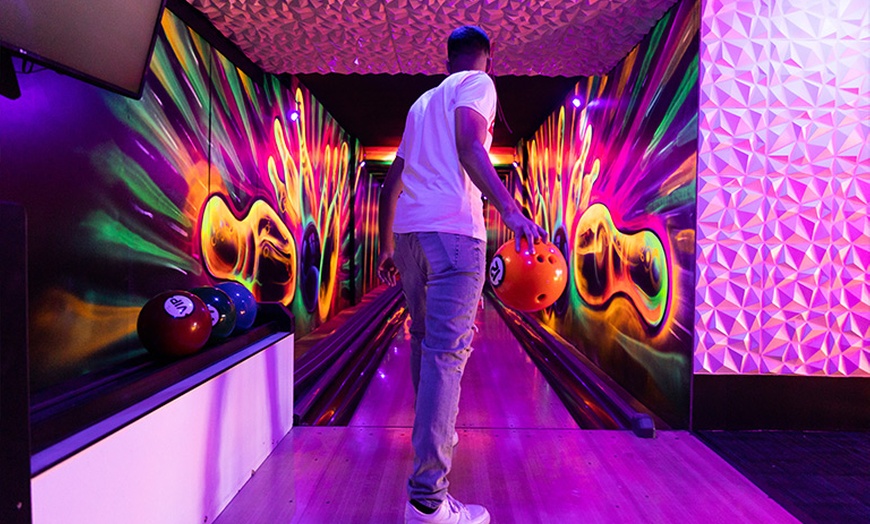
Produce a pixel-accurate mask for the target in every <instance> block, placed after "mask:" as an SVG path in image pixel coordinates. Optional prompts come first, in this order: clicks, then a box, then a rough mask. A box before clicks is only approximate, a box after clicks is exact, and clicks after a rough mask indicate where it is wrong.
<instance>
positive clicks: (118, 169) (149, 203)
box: [91, 144, 191, 229]
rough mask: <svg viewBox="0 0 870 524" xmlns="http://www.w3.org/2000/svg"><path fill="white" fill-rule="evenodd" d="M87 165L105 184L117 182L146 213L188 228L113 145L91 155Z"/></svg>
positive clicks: (174, 208) (181, 215) (145, 176)
mask: <svg viewBox="0 0 870 524" xmlns="http://www.w3.org/2000/svg"><path fill="white" fill-rule="evenodd" d="M91 164H93V165H94V167H96V168H97V170H99V171H100V172H101V173H102V174H103V175H104V178H105V179H106V181H107V182H108V183H109V184H114V183H116V182H121V183H123V184H124V185H125V186H127V188H128V189H129V190H130V191H131V192H132V193H133V194H134V195H135V196H136V198H137V199H138V200H139V201H140V202H141V203H142V204H143V206H142V207H145V208H146V209H148V210H149V211H154V212H156V213H159V214H161V215H163V216H165V217H167V218H169V219H171V220H173V221H175V222H176V223H177V224H180V225H181V226H182V227H184V228H185V229H189V228H190V227H191V222H190V219H189V218H188V217H187V215H185V214H184V213H183V212H182V211H181V210H180V209H178V206H176V205H175V204H174V203H173V202H172V201H171V200H170V199H169V198H168V197H167V196H166V194H164V193H163V191H162V190H161V189H160V187H159V186H158V185H157V184H156V183H155V182H154V180H152V179H151V177H150V176H148V173H146V172H145V170H144V169H142V166H140V165H139V164H137V163H136V162H135V161H134V160H133V159H132V158H130V157H128V156H126V155H125V154H124V153H123V152H122V151H121V150H120V149H118V146H117V145H115V144H106V145H104V146H102V147H98V148H96V149H94V151H93V152H92V153H91Z"/></svg>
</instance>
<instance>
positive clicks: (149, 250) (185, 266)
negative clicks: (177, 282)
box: [82, 210, 202, 275]
mask: <svg viewBox="0 0 870 524" xmlns="http://www.w3.org/2000/svg"><path fill="white" fill-rule="evenodd" d="M82 226H83V227H84V228H86V229H89V230H91V232H92V235H91V238H92V239H93V240H94V242H95V243H96V245H91V246H88V247H89V248H93V251H95V252H96V253H97V254H99V255H100V256H102V257H106V258H111V259H117V260H133V261H136V262H144V263H146V264H153V265H158V266H164V267H168V268H172V269H176V270H179V271H182V272H184V273H190V274H195V275H199V274H200V273H201V272H202V266H201V264H199V263H198V262H197V261H196V260H194V259H193V258H192V257H190V256H188V255H187V254H186V253H184V252H183V251H181V250H179V249H177V248H174V247H172V246H171V245H169V243H168V242H166V241H164V240H162V239H160V238H159V237H157V236H156V235H155V234H154V233H151V232H146V234H148V235H149V236H151V237H152V238H150V239H149V238H145V237H143V236H142V235H141V234H139V233H136V232H134V231H132V230H131V229H130V228H128V227H127V226H125V225H124V224H121V223H120V222H119V221H117V220H116V219H114V218H112V217H110V216H109V215H108V214H107V213H106V212H105V211H102V210H100V211H95V212H93V213H91V214H90V215H89V216H88V217H87V218H86V219H85V220H84V222H82ZM158 243H163V244H166V247H161V246H159V245H158Z"/></svg>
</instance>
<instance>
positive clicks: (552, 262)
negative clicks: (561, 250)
mask: <svg viewBox="0 0 870 524" xmlns="http://www.w3.org/2000/svg"><path fill="white" fill-rule="evenodd" d="M547 262H549V263H551V264H555V263H556V257H554V256H553V255H550V256H548V257H547Z"/></svg>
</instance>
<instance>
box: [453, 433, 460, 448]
mask: <svg viewBox="0 0 870 524" xmlns="http://www.w3.org/2000/svg"><path fill="white" fill-rule="evenodd" d="M452 444H453V447H454V448H455V447H456V445H457V444H459V433H457V432H455V431H454V432H453V442H452Z"/></svg>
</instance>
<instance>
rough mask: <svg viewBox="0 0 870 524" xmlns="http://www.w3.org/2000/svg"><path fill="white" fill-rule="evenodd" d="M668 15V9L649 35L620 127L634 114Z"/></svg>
mask: <svg viewBox="0 0 870 524" xmlns="http://www.w3.org/2000/svg"><path fill="white" fill-rule="evenodd" d="M670 17H671V11H668V12H667V13H666V14H665V16H664V17H662V19H661V20H660V21H659V22H658V23H657V24H656V25H655V28H654V29H653V32H652V35H651V36H650V42H649V47H648V48H647V50H646V54H644V56H643V64H642V65H641V68H640V71H638V73H637V79H636V80H635V81H634V88H633V89H632V90H631V99H629V102H628V109H627V110H626V111H625V116H624V117H623V119H622V129H625V128H626V127H627V126H628V120H629V118H631V117H632V115H634V106H636V105H637V99H638V97H639V96H640V94H641V91H642V90H641V85H642V84H643V81H644V80H646V75H647V73H648V72H649V66H650V64H651V63H652V59H653V56H655V54H656V50H657V49H658V47H659V41H660V40H661V39H662V35H663V34H664V32H665V26H667V25H668V23H669V22H670Z"/></svg>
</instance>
